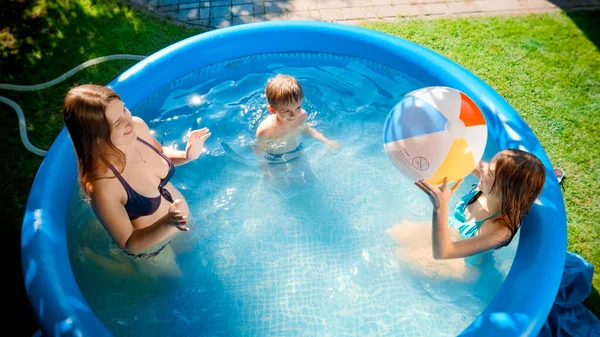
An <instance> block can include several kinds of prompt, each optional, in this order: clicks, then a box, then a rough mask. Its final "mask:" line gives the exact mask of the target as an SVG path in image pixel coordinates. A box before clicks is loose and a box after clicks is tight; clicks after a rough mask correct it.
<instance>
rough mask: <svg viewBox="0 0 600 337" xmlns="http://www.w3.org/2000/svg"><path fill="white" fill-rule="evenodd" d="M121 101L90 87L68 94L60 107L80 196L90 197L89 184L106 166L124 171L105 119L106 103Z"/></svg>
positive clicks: (105, 90) (102, 89)
mask: <svg viewBox="0 0 600 337" xmlns="http://www.w3.org/2000/svg"><path fill="white" fill-rule="evenodd" d="M114 99H118V100H120V99H121V98H120V97H119V95H117V93H116V92H114V91H113V90H111V89H109V88H107V87H103V86H99V85H93V84H84V85H80V86H76V87H74V88H72V89H71V90H69V92H68V93H67V95H66V96H65V100H64V105H63V120H64V122H65V125H66V126H67V130H68V131H69V135H70V136H71V141H72V142H73V147H74V148H75V153H76V155H77V162H78V168H79V182H80V184H81V187H82V189H83V191H84V193H85V194H86V195H87V196H89V195H90V193H92V182H93V181H94V180H97V179H100V176H101V175H102V174H103V173H104V172H106V169H107V168H108V164H109V163H115V164H117V167H118V168H120V169H121V171H122V170H123V168H124V166H125V165H124V164H125V155H124V154H123V152H121V151H120V150H119V149H118V148H117V147H116V146H115V145H114V144H113V143H112V142H111V140H110V131H111V125H110V123H109V122H108V120H107V118H106V108H107V106H108V105H109V103H110V102H111V101H112V100H114Z"/></svg>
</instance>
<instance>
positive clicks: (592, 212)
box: [0, 0, 600, 335]
mask: <svg viewBox="0 0 600 337" xmlns="http://www.w3.org/2000/svg"><path fill="white" fill-rule="evenodd" d="M599 18H600V12H599V11H596V12H581V13H572V14H569V15H567V14H558V13H557V14H544V15H531V16H515V17H495V18H470V19H453V20H400V21H398V22H386V23H365V24H364V26H365V27H368V28H372V29H376V30H380V31H384V32H387V33H390V34H393V35H397V36H400V37H403V38H406V39H408V40H411V41H414V42H417V43H419V44H421V45H424V46H426V47H428V48H430V49H432V50H434V51H436V52H438V53H440V54H442V55H445V56H446V57H448V58H450V59H452V60H453V61H455V62H457V63H459V64H460V65H462V66H464V67H465V68H467V69H468V70H470V71H472V72H473V73H475V74H476V75H477V76H479V77H480V78H482V79H483V80H484V81H486V82H487V83H488V84H490V85H491V86H492V87H493V88H494V89H496V90H497V91H498V92H499V93H500V94H501V95H502V96H503V97H504V98H505V99H506V100H507V101H508V102H509V103H510V104H511V105H512V106H513V107H514V108H515V109H516V110H517V111H518V112H519V113H520V114H521V116H522V117H523V119H524V120H525V121H526V122H527V123H528V124H529V126H530V127H531V128H532V130H533V131H534V133H535V134H536V136H537V137H538V139H539V140H540V142H541V144H542V145H543V146H544V149H545V150H546V152H547V153H548V156H549V158H550V160H551V161H552V163H553V164H554V166H560V167H562V168H564V169H565V170H566V172H567V175H568V177H567V179H566V180H565V190H564V198H565V202H566V206H567V218H568V224H569V246H568V249H569V250H570V251H573V252H576V253H578V254H580V255H582V256H583V257H584V258H586V259H587V260H588V261H590V262H591V263H592V264H593V265H595V266H597V267H598V268H600V250H599V249H598V248H597V247H600V242H599V241H600V239H599V238H600V235H599V234H600V210H599V208H600V207H599V206H600V196H599V195H598V192H597V191H598V190H599V189H600V171H599V167H600V159H598V157H597V155H598V154H599V153H600V53H599V51H598V45H599V44H600V36H599V35H598V34H599V32H600V29H599V28H596V27H600V20H599ZM0 22H2V25H3V26H5V27H4V28H0V82H2V83H14V84H37V83H42V82H45V81H48V80H51V79H53V78H55V77H57V76H59V75H61V74H63V73H64V72H66V71H68V70H69V69H71V68H72V67H74V66H76V65H78V64H80V63H82V62H84V61H87V60H89V59H92V58H95V57H99V56H104V55H110V54H117V53H128V54H141V55H148V54H151V53H153V52H156V51H158V50H160V49H161V48H163V47H165V46H167V45H170V44H171V43H173V42H176V41H179V40H181V39H184V38H186V37H189V36H192V35H195V34H197V33H199V32H200V31H199V30H196V29H191V28H185V27H182V26H179V25H175V24H173V23H170V22H167V21H164V20H161V19H158V18H156V17H154V16H150V15H147V14H144V13H140V12H137V11H133V10H131V9H130V8H128V7H127V6H125V5H123V4H121V3H120V2H118V1H114V0H97V1H90V0H60V1H42V0H38V1H37V2H34V1H31V2H27V1H26V2H23V3H17V2H9V3H8V5H7V9H6V8H3V11H2V12H0ZM0 27H2V26H0ZM592 27H594V28H592ZM594 29H596V30H595V31H594ZM133 63H134V62H133V61H110V62H108V63H103V64H100V65H97V66H94V67H92V68H88V69H86V70H84V71H82V72H80V73H78V74H77V75H75V76H74V77H71V78H69V79H68V80H66V81H65V82H62V83H61V84H58V85H56V86H54V87H52V88H49V89H45V90H43V91H39V92H29V93H17V92H14V91H5V90H0V95H3V96H7V97H8V98H11V99H13V100H14V101H16V102H17V103H18V104H20V105H21V107H22V108H23V110H24V111H25V114H26V117H27V128H28V131H29V138H30V140H31V142H32V143H33V144H34V145H35V146H37V147H40V148H42V149H47V148H49V147H50V145H51V144H52V141H53V140H54V139H55V137H56V136H57V135H58V133H59V132H60V130H61V129H62V128H63V124H62V119H61V105H62V99H63V97H64V94H65V93H66V92H67V90H68V89H69V88H70V87H71V86H73V85H74V84H76V83H79V84H80V83H96V84H107V83H108V82H110V81H111V80H112V79H113V78H115V77H116V76H117V75H118V74H120V73H121V72H123V71H124V70H125V69H127V68H129V67H130V66H131V65H133ZM0 118H1V123H0V128H1V134H2V136H3V142H2V146H3V148H2V153H3V156H4V157H3V158H4V161H3V165H0V176H1V177H2V179H1V181H2V182H1V184H2V185H1V186H2V191H3V196H4V200H3V201H4V202H2V203H1V204H0V213H2V214H4V217H3V218H4V219H6V220H5V221H6V222H5V224H4V225H3V226H1V227H2V231H3V232H2V234H4V235H3V236H4V237H5V242H6V244H5V245H4V246H3V248H4V249H7V252H6V253H7V255H8V256H9V257H10V262H11V263H10V268H9V269H10V271H9V275H13V276H11V279H10V283H11V288H10V289H9V292H10V293H11V294H16V295H17V296H18V298H17V299H16V300H15V301H13V303H18V308H16V309H15V310H13V311H12V312H13V315H15V320H16V319H17V317H19V318H22V317H29V316H27V315H29V312H28V303H27V298H26V296H25V294H24V290H23V280H22V278H21V267H20V264H19V262H20V253H19V252H20V229H21V222H22V217H23V212H24V205H25V202H26V200H27V195H28V192H29V189H30V187H31V183H32V182H33V179H34V176H35V173H36V171H37V168H38V166H39V165H40V163H41V161H42V158H41V157H38V156H36V155H34V154H32V153H30V152H28V151H26V150H25V148H24V147H23V145H22V144H21V142H20V139H19V131H18V123H17V118H16V114H15V113H14V112H13V111H12V109H10V108H9V107H7V106H5V105H3V104H0ZM594 247H596V248H594ZM594 286H595V288H596V289H600V276H599V273H598V272H596V273H595V275H594ZM586 304H587V305H588V306H589V307H590V308H592V309H593V311H594V312H595V313H596V315H600V297H599V296H598V293H597V292H595V294H594V295H593V296H591V297H590V299H588V301H587V302H586ZM17 309H18V310H17ZM35 328H36V323H35V322H34V321H33V318H32V317H29V320H28V321H27V324H25V326H24V329H25V330H27V329H29V330H31V331H24V334H25V335H27V334H29V335H31V333H32V332H33V331H35Z"/></svg>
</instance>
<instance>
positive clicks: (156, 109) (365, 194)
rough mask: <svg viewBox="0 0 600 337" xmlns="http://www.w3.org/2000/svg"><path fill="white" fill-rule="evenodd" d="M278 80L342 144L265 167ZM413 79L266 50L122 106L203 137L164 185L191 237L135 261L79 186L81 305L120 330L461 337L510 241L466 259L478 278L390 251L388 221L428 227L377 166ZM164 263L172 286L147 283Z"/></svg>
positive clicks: (412, 198) (73, 221)
mask: <svg viewBox="0 0 600 337" xmlns="http://www.w3.org/2000/svg"><path fill="white" fill-rule="evenodd" d="M277 73H286V74H290V75H293V76H296V77H297V78H298V79H299V80H300V82H301V84H302V86H303V88H304V93H305V101H304V104H303V107H304V109H305V110H306V111H307V112H308V114H309V119H310V120H311V121H313V122H314V123H315V124H316V128H317V129H318V130H319V131H320V132H322V133H323V134H324V135H325V136H327V137H328V138H330V139H333V140H336V141H338V142H339V143H340V144H341V148H339V149H336V150H331V149H328V148H326V147H324V146H323V145H322V144H321V143H319V142H317V141H315V140H312V139H309V138H306V137H305V138H304V141H303V150H302V151H301V153H300V155H299V158H297V159H296V160H293V161H291V162H290V163H288V164H282V165H272V166H270V167H269V166H268V165H265V158H263V157H262V156H257V155H256V154H255V153H254V152H253V151H252V148H251V145H252V144H253V142H254V133H255V131H256V128H257V126H258V124H259V123H260V121H261V120H262V119H263V118H265V117H266V116H268V114H269V112H268V111H267V109H266V99H265V96H264V86H265V84H266V82H267V80H268V78H269V77H271V76H273V75H274V74H277ZM424 86H426V84H424V83H421V82H419V81H417V80H415V79H411V78H408V77H406V76H405V75H403V74H402V73H398V72H396V71H394V70H392V69H389V68H386V67H384V66H381V65H379V64H375V63H372V62H368V61H364V60H359V59H353V58H346V57H339V56H334V55H310V54H295V55H286V54H274V55H257V56H253V57H248V58H244V59H239V60H233V61H227V62H222V63H219V64H215V65H213V66H210V67H207V68H204V69H201V70H198V71H196V72H194V73H191V74H189V75H187V76H185V77H184V78H181V79H179V80H177V81H175V82H173V83H171V84H169V85H167V86H165V87H164V88H162V89H161V90H159V91H157V92H155V93H154V94H152V95H151V96H149V97H148V98H147V99H146V100H145V101H143V102H142V103H141V104H139V105H138V106H136V107H134V108H133V109H132V112H133V113H134V114H135V115H139V116H142V117H143V118H144V119H145V120H146V121H147V122H148V125H149V127H150V128H151V129H152V130H153V134H154V136H155V137H156V138H157V139H158V141H159V142H161V143H162V144H163V145H164V146H173V147H175V148H180V149H181V148H183V147H184V146H185V141H186V140H187V138H186V135H187V133H188V132H189V131H190V130H192V129H197V128H201V127H209V128H210V130H211V132H212V136H211V137H210V138H209V139H208V141H207V143H206V148H205V153H204V154H203V155H202V156H201V158H200V159H199V160H197V161H195V162H193V163H190V164H187V165H184V166H180V167H178V168H177V172H176V174H175V176H174V178H173V180H172V182H173V184H174V185H175V186H176V187H177V188H178V189H180V190H181V191H182V193H183V195H184V196H185V197H186V199H187V201H188V203H189V205H190V209H191V210H192V215H191V216H192V218H193V219H194V220H193V223H192V231H191V232H189V233H182V234H180V235H179V236H178V237H177V238H176V239H175V240H174V241H173V243H172V244H171V247H170V248H169V249H168V250H166V252H164V254H163V252H161V254H160V255H159V257H160V258H161V259H158V260H156V261H151V262H148V263H146V265H145V266H142V267H140V266H135V265H133V264H132V262H131V260H130V259H129V258H128V257H126V256H124V255H123V254H122V253H121V252H120V251H119V249H117V248H116V247H115V246H114V244H112V242H111V240H110V238H109V237H108V235H107V234H106V232H105V231H104V229H103V228H102V226H101V225H100V224H99V223H98V221H97V220H96V219H95V218H94V217H93V215H92V213H91V212H90V210H89V207H88V206H87V205H86V204H85V203H84V202H83V201H82V199H81V196H80V195H79V194H75V195H74V196H73V201H72V206H71V209H70V212H71V215H70V224H69V245H70V246H69V251H70V256H71V263H72V265H73V269H74V272H75V275H76V278H77V280H78V283H79V286H80V288H81V290H82V292H83V294H84V296H85V298H86V300H87V301H88V303H89V304H90V306H91V307H92V309H93V310H94V311H95V312H96V314H97V315H98V316H99V318H100V319H101V320H102V321H103V322H104V323H105V324H106V325H107V327H108V328H109V329H110V330H111V331H112V332H114V333H115V335H119V336H125V335H127V336H175V335H176V336H454V335H456V334H457V333H459V332H460V331H462V330H463V329H465V328H466V327H467V326H468V325H469V324H470V323H471V322H472V321H473V320H474V319H475V317H477V315H479V313H481V312H482V310H483V309H484V308H485V306H486V305H487V304H488V303H489V302H490V301H491V299H492V298H493V296H494V295H495V294H496V292H497V291H498V289H499V287H500V285H501V283H502V281H503V280H504V277H505V276H506V274H507V272H508V270H509V268H510V265H511V263H512V259H513V257H514V251H515V248H516V244H517V241H518V239H515V240H513V243H512V244H511V245H510V246H509V247H508V248H506V249H502V250H498V251H496V252H494V258H491V259H488V260H486V262H485V263H484V264H483V265H482V266H481V267H472V268H477V269H478V275H481V276H479V278H477V279H476V280H475V281H474V282H473V283H464V282H460V281H452V280H447V279H443V278H440V277H436V276H435V275H434V276H424V275H422V274H419V273H415V272H414V271H413V270H411V269H410V268H407V266H406V265H405V264H403V263H399V262H398V261H397V260H396V258H395V253H394V249H395V247H396V245H395V244H394V243H393V242H392V241H391V239H390V238H389V236H387V235H386V230H387V229H389V228H390V227H392V226H393V225H395V224H399V223H402V222H403V221H405V220H407V221H413V222H429V221H430V216H431V204H430V202H429V200H428V199H427V197H426V196H425V195H424V194H423V193H422V192H421V191H420V190H419V189H418V188H417V187H416V186H414V185H413V183H412V182H411V181H409V180H407V179H405V178H404V177H402V176H401V175H400V174H399V173H398V171H397V170H396V169H395V168H394V167H393V165H392V164H391V162H390V161H389V160H388V159H387V156H386V155H385V153H384V151H383V146H382V128H383V123H384V120H385V118H386V116H387V113H388V112H389V110H390V109H391V108H392V107H393V106H394V105H395V104H396V103H397V101H398V100H400V99H401V98H402V96H403V95H404V94H406V93H408V92H410V91H412V90H414V89H417V88H421V87H424ZM130 108H131V107H130ZM469 179H471V178H469ZM469 179H467V180H468V181H466V183H464V184H463V186H462V187H461V190H460V191H459V192H458V193H457V195H458V196H460V195H461V193H466V192H467V191H468V190H469V189H470V185H471V184H473V183H475V181H474V180H472V179H471V180H469ZM458 196H455V198H454V199H453V200H452V202H456V201H457V197H458ZM424 226H426V225H424ZM169 261H171V262H172V261H176V264H175V265H171V266H170V267H167V269H169V268H171V269H170V271H173V270H174V271H175V273H176V274H177V273H181V277H180V279H179V280H176V281H173V280H164V279H160V280H154V279H151V278H149V277H148V276H144V272H145V271H148V270H151V269H157V268H162V264H169V263H170V262H169ZM167 272H169V270H167Z"/></svg>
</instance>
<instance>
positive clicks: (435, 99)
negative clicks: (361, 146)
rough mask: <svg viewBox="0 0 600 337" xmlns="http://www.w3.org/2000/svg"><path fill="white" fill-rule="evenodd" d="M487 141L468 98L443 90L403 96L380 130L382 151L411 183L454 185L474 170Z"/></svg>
mask: <svg viewBox="0 0 600 337" xmlns="http://www.w3.org/2000/svg"><path fill="white" fill-rule="evenodd" d="M486 142H487V125H486V122H485V118H484V116H483V113H482V112H481V110H480V109H479V107H477V105H476V104H475V103H474V102H473V100H471V98H469V97H468V96H467V95H465V94H464V93H462V92H461V91H459V90H456V89H453V88H448V87H426V88H422V89H418V90H415V91H413V92H410V93H408V94H406V95H405V96H404V97H403V98H402V100H401V101H400V102H398V104H396V106H395V107H394V108H393V109H392V110H391V111H390V113H389V114H388V116H387V119H386V120H385V125H384V129H383V143H384V148H385V151H386V153H387V155H388V157H389V158H390V160H391V161H392V162H393V163H394V165H395V166H396V168H398V170H400V172H401V173H402V174H404V175H405V176H407V177H408V178H409V179H412V180H414V181H416V180H419V179H425V180H426V181H428V182H429V183H431V184H436V185H438V184H441V183H443V182H444V177H448V182H455V181H457V180H459V179H462V178H464V177H465V176H467V175H468V174H469V173H471V172H472V171H473V169H474V168H475V167H476V165H477V163H479V161H480V160H481V157H482V156H483V152H484V150H485V146H486Z"/></svg>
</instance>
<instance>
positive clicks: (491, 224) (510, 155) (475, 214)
mask: <svg viewBox="0 0 600 337" xmlns="http://www.w3.org/2000/svg"><path fill="white" fill-rule="evenodd" d="M472 174H473V175H474V176H476V177H477V178H479V183H478V184H477V186H476V188H475V190H474V191H472V192H471V193H468V194H466V195H464V196H463V197H461V198H460V200H459V201H458V203H457V204H456V206H455V207H454V210H453V212H452V214H451V215H450V214H449V210H448V202H449V200H450V198H451V197H452V195H453V193H454V192H455V191H456V189H457V188H458V186H459V185H460V183H461V181H458V182H456V183H455V184H454V185H453V186H452V187H449V186H448V181H447V180H445V181H444V183H443V184H442V186H440V187H436V186H432V185H431V184H429V183H428V182H426V181H424V180H420V181H417V182H415V185H417V186H418V187H419V188H420V189H421V190H423V191H424V192H425V193H427V195H428V196H429V198H430V199H431V202H432V203H433V221H432V226H431V227H429V226H423V224H408V225H406V224H405V225H397V226H395V227H393V228H392V229H391V230H389V231H388V234H389V235H391V237H392V238H393V239H394V240H395V241H396V242H398V243H399V244H401V246H402V247H399V249H397V251H396V256H397V257H398V258H399V259H400V260H403V261H405V262H408V263H409V264H411V265H412V266H413V267H415V269H419V270H420V271H421V272H424V273H425V274H437V275H442V276H447V277H450V278H459V279H460V278H464V277H467V278H472V277H474V276H476V275H472V274H471V275H465V273H464V272H465V267H466V264H465V260H464V259H459V258H464V257H473V258H471V259H470V261H471V262H476V261H477V259H476V257H478V256H481V254H482V253H484V252H489V251H491V250H493V249H497V248H501V247H505V246H507V245H508V244H509V243H510V242H511V240H512V239H513V237H514V236H515V234H516V233H517V230H518V229H519V226H520V224H521V221H522V220H523V218H524V217H525V215H527V213H528V212H529V209H530V207H531V205H532V204H533V203H534V201H535V200H536V198H537V197H538V196H539V194H540V193H541V191H542V188H543V186H544V182H545V179H546V173H545V170H544V165H543V164H542V162H541V161H540V160H539V159H538V158H537V157H536V156H534V155H533V154H531V153H529V152H525V151H522V150H517V149H507V150H503V151H501V152H499V153H497V154H496V155H495V156H494V157H493V158H492V160H491V161H490V163H489V164H488V163H486V162H483V161H482V162H481V163H480V164H479V166H478V167H477V168H476V169H475V170H474V171H473V172H472ZM449 215H450V216H449ZM424 229H427V230H426V231H427V232H429V233H430V234H431V240H429V239H427V237H429V236H426V235H425V233H423V230H424ZM415 232H421V233H419V234H416V235H415ZM428 244H430V245H431V249H432V251H433V255H431V253H429V252H427V253H426V251H427V250H428V249H427V248H428V247H427V246H428ZM425 254H427V256H426V255H425ZM431 258H433V260H432V259H431ZM452 259H458V260H452ZM435 260H450V262H447V263H445V262H442V261H435Z"/></svg>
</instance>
